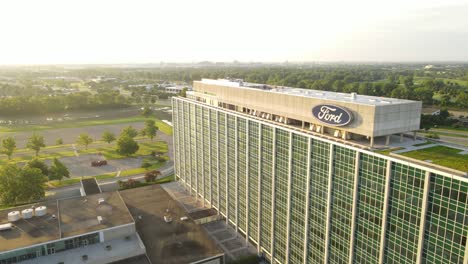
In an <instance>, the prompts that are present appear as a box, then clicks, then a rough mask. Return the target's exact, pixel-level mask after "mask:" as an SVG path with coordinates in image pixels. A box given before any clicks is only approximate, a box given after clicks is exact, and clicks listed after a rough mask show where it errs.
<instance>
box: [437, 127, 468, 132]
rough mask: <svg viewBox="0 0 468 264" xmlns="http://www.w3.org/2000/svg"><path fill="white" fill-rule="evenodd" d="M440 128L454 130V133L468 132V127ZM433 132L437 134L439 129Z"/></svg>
mask: <svg viewBox="0 0 468 264" xmlns="http://www.w3.org/2000/svg"><path fill="white" fill-rule="evenodd" d="M438 128H440V129H447V130H453V131H463V132H468V127H450V126H439V127H438ZM433 130H434V131H436V132H437V128H435V129H433Z"/></svg>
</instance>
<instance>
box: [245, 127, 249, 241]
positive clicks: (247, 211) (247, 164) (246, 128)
mask: <svg viewBox="0 0 468 264" xmlns="http://www.w3.org/2000/svg"><path fill="white" fill-rule="evenodd" d="M249 135H250V127H249V120H245V246H246V247H247V246H248V245H249V236H250V223H249V208H250V200H249V198H250V195H249V192H250V184H249V178H250V170H249V153H250V151H249V141H250V140H249Z"/></svg>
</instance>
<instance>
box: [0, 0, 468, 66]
mask: <svg viewBox="0 0 468 264" xmlns="http://www.w3.org/2000/svg"><path fill="white" fill-rule="evenodd" d="M467 14H468V0H352V1H351V0H322V1H317V0H303V1H299V0H288V1H276V0H268V1H264V0H235V1H223V0H165V1H160V0H125V1H124V0H112V1H108V0H40V1H37V0H15V1H0V65H2V64H100V63H159V62H161V61H164V62H199V61H227V62H229V61H234V60H237V61H243V62H259V61H260V62H283V61H290V62H294V61H297V62H307V61H314V62H316V61H339V62H347V61H360V62H366V61H368V62H385V61H392V62H397V61H468V15H467Z"/></svg>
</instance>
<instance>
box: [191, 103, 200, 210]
mask: <svg viewBox="0 0 468 264" xmlns="http://www.w3.org/2000/svg"><path fill="white" fill-rule="evenodd" d="M194 109H195V110H194V111H195V113H194V115H193V116H194V119H195V122H194V123H195V127H194V130H195V139H194V140H195V155H196V154H197V147H198V140H197V139H198V138H197V132H198V129H197V121H198V120H197V105H195V107H194ZM199 174H200V172H199V171H198V159H195V181H196V182H195V186H196V187H195V197H196V198H195V199H196V201H197V203H198V194H199V193H200V186H198V175H199Z"/></svg>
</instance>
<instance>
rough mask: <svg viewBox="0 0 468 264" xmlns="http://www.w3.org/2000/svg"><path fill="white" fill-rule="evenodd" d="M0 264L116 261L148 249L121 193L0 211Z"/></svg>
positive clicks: (47, 202) (100, 194) (141, 253)
mask: <svg viewBox="0 0 468 264" xmlns="http://www.w3.org/2000/svg"><path fill="white" fill-rule="evenodd" d="M0 223H1V224H3V223H5V224H3V225H0V226H4V228H3V229H4V230H2V231H0V263H1V264H9V263H18V262H21V263H25V264H29V263H34V264H50V263H86V262H88V263H111V262H114V261H119V260H123V259H127V258H131V257H135V256H139V255H143V254H145V253H146V250H145V246H144V245H143V243H142V242H141V240H140V237H139V236H138V234H137V233H136V229H135V222H134V220H133V217H132V215H131V214H130V212H129V211H128V209H127V206H126V205H125V203H124V202H123V200H122V197H120V194H119V193H118V192H109V193H99V194H95V195H89V196H85V197H78V198H70V199H63V200H57V201H46V202H43V203H39V204H35V205H34V207H31V206H30V205H29V206H22V207H17V208H11V209H8V210H3V211H0Z"/></svg>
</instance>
